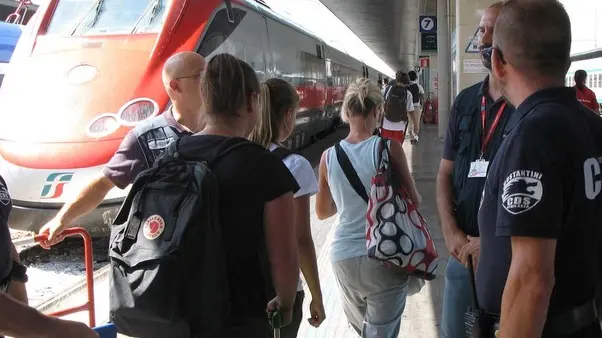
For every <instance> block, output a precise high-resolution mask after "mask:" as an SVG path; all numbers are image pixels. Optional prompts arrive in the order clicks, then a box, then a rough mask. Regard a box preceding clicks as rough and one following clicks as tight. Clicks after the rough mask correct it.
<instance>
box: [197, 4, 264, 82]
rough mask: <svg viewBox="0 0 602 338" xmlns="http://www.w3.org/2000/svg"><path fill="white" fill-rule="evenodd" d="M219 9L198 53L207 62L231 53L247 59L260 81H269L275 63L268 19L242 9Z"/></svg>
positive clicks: (204, 35)
mask: <svg viewBox="0 0 602 338" xmlns="http://www.w3.org/2000/svg"><path fill="white" fill-rule="evenodd" d="M231 10H232V12H231V13H228V9H227V8H225V7H224V8H221V9H219V10H218V11H217V12H216V13H215V15H214V16H213V19H212V20H211V24H209V26H208V28H207V30H206V31H205V34H203V38H202V40H201V44H200V46H199V50H198V53H199V54H201V55H202V56H203V57H205V58H207V59H211V57H212V56H214V55H216V54H220V53H228V54H232V55H234V56H236V57H237V58H239V59H241V60H245V61H246V62H247V63H248V64H249V65H251V67H253V69H255V71H256V72H257V76H258V78H259V80H260V81H263V80H265V79H267V77H268V75H267V71H268V65H269V64H270V63H271V60H272V55H271V53H270V48H269V41H268V35H267V34H268V33H267V28H266V20H265V18H264V17H263V16H261V15H260V14H258V13H256V12H253V11H251V10H248V9H246V8H242V7H233V8H232V9H231Z"/></svg>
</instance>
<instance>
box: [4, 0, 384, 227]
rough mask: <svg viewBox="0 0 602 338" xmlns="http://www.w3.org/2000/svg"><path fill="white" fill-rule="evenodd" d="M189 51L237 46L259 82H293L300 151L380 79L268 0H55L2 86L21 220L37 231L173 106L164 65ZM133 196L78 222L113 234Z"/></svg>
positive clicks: (16, 216)
mask: <svg viewBox="0 0 602 338" xmlns="http://www.w3.org/2000/svg"><path fill="white" fill-rule="evenodd" d="M180 51H198V52H199V53H200V54H201V55H203V56H205V57H206V58H211V56H213V55H215V54H217V53H223V52H226V53H230V54H233V55H235V56H237V57H239V58H241V59H243V60H245V61H247V62H248V63H249V64H250V65H252V66H253V67H254V68H255V70H256V71H257V73H258V75H259V77H260V78H261V79H266V78H270V77H280V78H283V79H286V80H287V81H289V82H291V83H292V84H293V85H295V86H296V87H297V90H298V92H299V94H300V96H301V109H300V113H299V114H298V118H297V126H296V128H295V131H294V133H293V135H292V136H291V138H290V139H289V140H288V143H289V145H290V146H292V147H293V148H299V147H302V146H304V145H307V144H309V143H310V142H311V140H312V139H313V138H315V137H316V135H318V134H319V133H321V132H324V131H327V130H329V129H331V128H332V127H333V126H335V125H336V124H337V123H338V120H339V118H338V115H339V110H340V107H341V103H342V100H343V95H344V92H345V90H346V87H347V85H348V84H349V83H350V82H351V81H353V80H355V79H356V78H358V77H361V76H364V77H369V78H372V79H374V80H375V81H376V80H377V79H379V78H380V77H381V75H380V74H379V73H378V71H376V70H375V69H372V68H370V67H368V66H366V65H365V64H364V63H363V62H362V61H360V60H358V59H357V58H354V57H352V56H350V55H348V54H346V53H343V52H341V51H339V50H336V49H335V48H332V47H331V46H329V45H328V44H326V43H325V42H324V41H322V40H320V39H319V38H318V37H316V36H314V35H313V34H311V33H310V32H308V31H307V30H304V29H303V28H301V27H299V26H297V25H295V24H294V23H292V22H290V21H288V20H286V19H284V18H282V17H281V16H279V15H277V14H276V13H274V12H273V11H271V10H270V9H269V8H268V7H267V6H266V5H265V4H264V3H263V1H261V0H229V1H223V0H127V1H124V0H50V1H49V2H48V4H47V5H44V6H42V7H40V8H39V10H38V11H37V13H36V15H35V16H34V18H32V20H31V21H30V22H29V24H28V25H27V27H26V29H25V30H24V31H23V33H22V35H21V40H20V41H19V44H18V45H17V48H16V49H15V52H14V54H13V57H12V60H11V64H10V73H9V74H8V75H7V76H6V77H5V78H4V82H3V84H2V89H1V90H0V102H1V103H2V109H1V110H0V121H2V122H1V123H0V174H1V175H2V176H3V177H4V178H5V180H6V181H7V184H8V187H9V190H10V194H11V196H12V198H13V202H14V206H15V208H14V211H13V213H12V215H11V220H10V221H11V226H12V227H13V228H16V229H22V230H33V231H37V230H38V229H39V228H40V227H41V226H42V225H43V224H44V223H45V222H46V221H48V220H49V219H50V218H51V217H52V216H54V214H55V213H56V212H57V210H58V209H59V208H60V207H61V206H62V205H63V203H64V202H65V201H66V200H68V199H70V198H72V197H73V195H74V194H75V193H77V191H79V189H81V187H82V186H83V185H84V184H86V183H88V182H89V180H90V177H92V176H94V175H97V174H98V172H99V171H100V170H101V168H102V167H103V165H104V164H105V163H107V162H108V160H109V159H110V158H111V156H112V155H113V153H114V152H115V150H116V149H117V147H118V146H119V144H120V143H121V141H122V139H123V137H124V135H125V134H126V133H127V132H128V131H129V130H130V129H131V128H132V127H134V126H135V125H136V124H137V123H138V122H140V121H142V120H144V119H147V118H149V117H151V116H154V115H156V114H160V113H161V112H162V111H163V110H164V109H165V108H166V107H167V106H168V105H169V98H168V97H167V95H166V93H165V91H164V90H163V86H162V82H161V69H162V66H163V63H164V61H165V60H166V59H167V58H168V57H169V56H171V55H172V54H174V53H176V52H180ZM126 193H127V189H126V190H125V191H123V190H119V189H117V188H116V189H113V190H112V191H111V192H110V193H109V195H108V196H107V198H106V199H105V200H104V201H103V203H102V204H101V206H100V207H99V208H98V209H97V210H96V211H95V212H93V213H91V214H89V215H87V216H85V217H82V219H80V220H78V221H77V224H78V225H80V226H84V227H87V228H88V229H89V230H90V231H91V232H93V233H97V232H98V231H100V232H104V231H106V229H107V225H109V224H110V223H111V221H112V219H113V218H114V216H115V213H116V211H117V208H118V207H119V205H120V203H121V202H122V200H123V198H124V196H125V195H126Z"/></svg>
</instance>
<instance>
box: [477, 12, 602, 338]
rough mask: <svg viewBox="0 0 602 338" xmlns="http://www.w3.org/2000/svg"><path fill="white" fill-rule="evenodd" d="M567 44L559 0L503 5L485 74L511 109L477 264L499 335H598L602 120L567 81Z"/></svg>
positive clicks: (490, 182)
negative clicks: (489, 66)
mask: <svg viewBox="0 0 602 338" xmlns="http://www.w3.org/2000/svg"><path fill="white" fill-rule="evenodd" d="M570 50H571V23H570V20H569V16H568V15H567V13H566V11H565V9H564V7H563V6H562V4H560V3H559V2H558V1H557V0H549V1H525V0H509V1H507V2H506V3H505V4H504V5H503V7H502V9H501V11H500V14H499V16H498V19H497V22H496V26H495V31H494V33H493V47H492V73H493V75H494V76H495V78H496V80H497V81H498V82H499V84H500V87H501V88H502V91H503V92H504V96H505V97H506V99H507V101H508V102H509V103H511V104H512V105H514V106H516V107H517V108H516V111H515V113H514V115H513V117H512V119H511V121H510V122H509V125H508V127H507V129H506V132H507V134H506V135H505V139H504V141H503V143H502V145H501V147H500V149H499V151H498V153H497V155H496V157H495V159H494V161H493V162H492V163H491V165H490V168H489V173H488V175H487V181H486V183H485V190H484V194H483V199H482V205H481V208H480V211H479V230H480V234H481V251H480V256H479V262H478V268H477V271H476V273H477V276H476V288H477V290H476V291H477V296H478V302H479V305H480V306H481V307H482V308H483V310H484V312H485V313H491V314H494V315H490V317H493V318H492V319H493V320H494V321H495V322H497V323H498V324H495V325H494V324H492V325H491V326H493V327H495V326H496V325H499V328H492V329H491V333H492V334H493V333H496V336H497V337H503V338H527V337H528V338H534V337H555V338H559V337H602V332H601V330H600V324H599V323H598V321H597V318H596V311H595V302H594V298H595V296H596V284H597V279H598V266H599V255H598V248H599V247H600V236H601V235H602V233H601V232H602V231H601V230H602V227H600V222H601V221H602V194H601V192H602V178H601V176H600V174H601V173H602V165H601V164H600V161H602V137H601V135H602V120H601V119H600V117H599V116H596V115H595V114H594V113H593V112H592V111H590V110H589V109H587V108H585V107H584V106H583V105H581V104H580V103H579V102H578V101H577V99H576V93H575V90H574V89H573V88H567V87H564V76H565V74H566V71H567V70H568V68H569V66H570ZM567 140H570V141H568V142H567Z"/></svg>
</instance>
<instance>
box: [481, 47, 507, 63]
mask: <svg viewBox="0 0 602 338" xmlns="http://www.w3.org/2000/svg"><path fill="white" fill-rule="evenodd" d="M494 49H495V50H496V51H497V53H498V54H499V56H500V60H502V63H503V64H506V60H505V59H504V53H502V50H501V49H500V48H499V47H497V46H491V47H487V48H483V49H482V50H481V55H483V59H484V60H485V61H487V62H489V63H491V55H493V50H494Z"/></svg>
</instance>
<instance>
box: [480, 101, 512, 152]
mask: <svg viewBox="0 0 602 338" xmlns="http://www.w3.org/2000/svg"><path fill="white" fill-rule="evenodd" d="M504 108H506V102H504V103H503V104H502V106H501V107H500V109H499V110H498V112H497V114H496V115H495V119H494V120H493V123H492V124H491V128H489V131H488V132H487V133H485V120H486V119H487V98H486V97H485V96H484V95H483V98H482V99H481V122H482V123H481V124H482V126H483V142H482V143H481V158H483V155H484V154H485V150H487V145H488V144H489V141H491V138H492V137H493V132H494V131H495V128H497V125H498V124H499V123H500V119H501V118H502V114H503V113H504Z"/></svg>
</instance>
